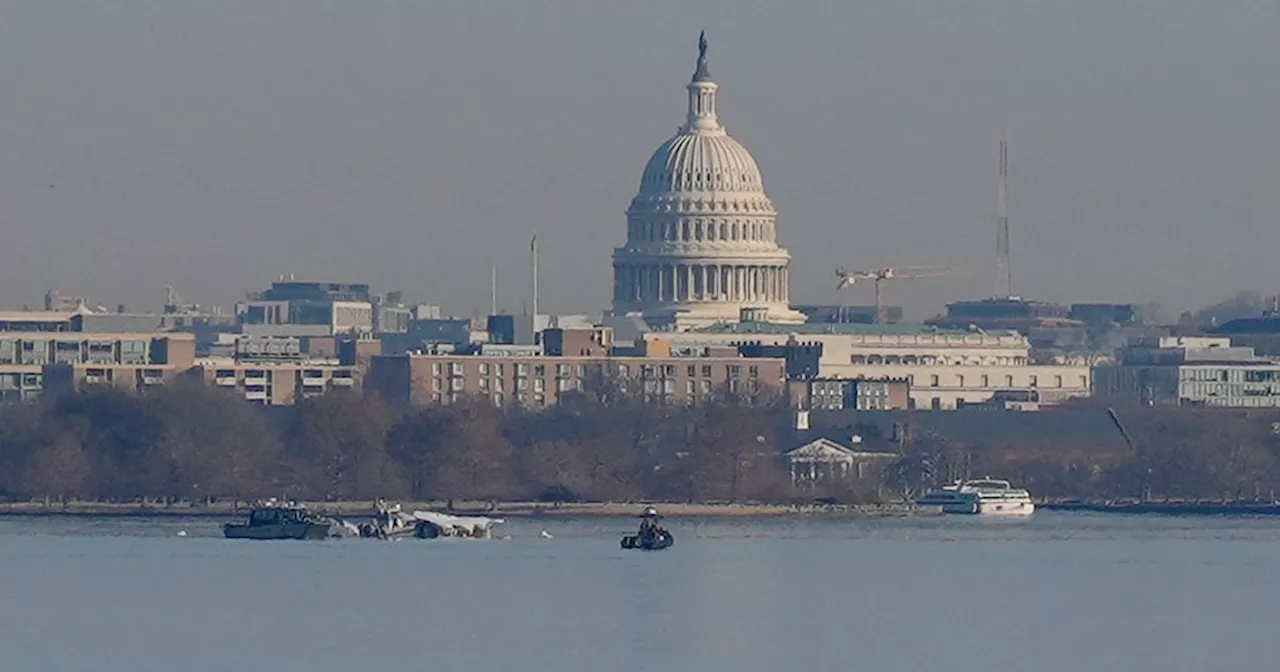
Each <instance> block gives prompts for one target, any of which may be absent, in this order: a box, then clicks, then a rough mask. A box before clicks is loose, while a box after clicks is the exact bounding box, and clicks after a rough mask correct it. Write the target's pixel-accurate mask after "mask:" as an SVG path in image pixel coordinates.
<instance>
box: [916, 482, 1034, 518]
mask: <svg viewBox="0 0 1280 672" xmlns="http://www.w3.org/2000/svg"><path fill="white" fill-rule="evenodd" d="M916 504H918V505H920V506H938V507H941V508H942V512H943V513H959V514H969V515H997V516H1029V515H1031V514H1032V513H1033V512H1034V511H1035V510H1036V505H1035V504H1034V503H1033V502H1032V501H1031V493H1029V492H1027V491H1026V490H1024V489H1022V488H1015V487H1013V486H1012V485H1011V484H1010V483H1009V481H1002V480H999V479H995V478H983V479H978V480H972V481H957V482H956V483H955V484H953V485H947V486H943V487H942V488H939V489H937V490H930V491H929V492H928V493H927V494H926V495H925V496H924V497H921V498H920V499H918V500H916Z"/></svg>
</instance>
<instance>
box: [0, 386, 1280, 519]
mask: <svg viewBox="0 0 1280 672" xmlns="http://www.w3.org/2000/svg"><path fill="white" fill-rule="evenodd" d="M1094 411H1095V412H1097V413H1104V412H1105V409H1102V408H1095V409H1094ZM960 412H968V411H960ZM975 412H976V411H975ZM1042 412H1044V413H1053V412H1055V411H1051V410H1049V411H1042ZM928 415H929V412H920V413H919V414H918V417H920V418H922V419H923V418H927V416H928ZM1019 415H1020V414H1005V413H991V414H990V418H991V422H993V423H998V422H1016V421H1017V417H1018V416H1019ZM1123 415H1124V417H1125V418H1126V425H1127V428H1128V430H1129V433H1130V434H1131V436H1132V437H1133V439H1134V444H1133V445H1132V446H1129V445H1127V444H1126V443H1124V442H1122V441H1120V440H1119V438H1118V437H1119V432H1118V430H1117V435H1116V436H1117V439H1116V440H1115V441H1112V442H1110V443H1108V444H1107V445H1072V444H1068V443H1065V442H1054V441H1046V442H1041V443H1039V444H1038V445H1037V446H1034V447H1028V446H998V445H991V444H981V443H973V444H968V445H966V444H963V443H958V442H956V441H952V440H950V439H948V438H947V437H944V436H938V435H936V434H929V433H927V432H922V431H909V432H908V433H907V434H908V435H909V436H910V440H908V441H905V442H903V443H901V444H899V443H897V442H894V441H891V440H890V438H891V437H889V436H886V435H884V434H882V433H881V432H879V431H878V430H876V429H875V428H874V427H871V426H869V425H868V426H867V427H861V428H858V431H859V433H861V434H862V435H863V436H865V437H867V438H868V444H870V445H868V447H869V448H871V449H880V450H889V449H900V450H901V451H902V455H901V456H900V457H899V458H897V459H894V460H890V461H888V463H887V464H886V463H885V462H881V463H880V464H881V465H884V468H883V470H877V471H868V473H866V474H865V475H864V477H863V478H851V479H849V480H845V481H841V482H828V483H825V484H822V485H819V486H816V487H812V486H811V487H796V486H793V484H792V483H791V479H790V475H789V473H788V472H787V470H786V468H785V466H784V465H783V464H782V462H781V460H780V458H779V456H778V453H779V452H780V451H783V450H786V449H789V448H792V447H794V446H795V443H796V441H797V437H796V436H795V435H794V434H793V433H792V431H791V429H790V424H791V420H792V413H791V411H790V410H789V409H788V408H787V406H786V404H785V403H783V402H782V401H781V400H776V399H774V400H770V399H755V400H751V401H750V402H748V401H747V400H743V399H735V398H732V397H730V396H727V395H726V396H724V397H722V398H719V399H716V400H714V401H711V402H707V403H703V404H699V405H696V406H689V407H680V406H664V405H660V404H648V403H644V402H643V400H641V399H638V398H636V397H634V396H628V395H626V394H619V393H617V392H614V393H610V394H591V395H570V396H567V397H566V398H565V399H564V400H562V402H561V403H560V404H559V405H558V406H556V407H554V408H549V409H545V410H540V411H526V410H520V409H515V408H503V409H500V408H495V407H494V406H493V405H492V404H490V403H488V402H487V401H485V400H483V399H480V400H467V399H463V400H460V401H459V402H457V403H454V404H451V405H447V406H438V407H431V408H424V409H416V410H413V411H409V412H400V411H397V410H396V409H395V408H393V407H391V406H389V405H387V404H386V403H384V402H382V401H381V400H380V399H379V398H377V397H372V396H361V395H359V394H356V393H343V392H335V393H330V394H327V395H324V396H320V397H316V398H314V399H309V400H306V401H303V402H302V403H300V404H298V405H297V406H293V407H287V408H271V409H264V408H262V407H258V406H253V405H250V404H248V403H246V402H245V401H243V400H242V399H240V398H238V397H237V396H235V395H233V394H231V393H228V392H226V391H223V390H219V389H216V388H210V387H204V386H200V385H196V384H191V385H187V384H179V385H175V386H173V387H169V388H165V389H162V390H157V391H154V392H150V393H148V394H144V395H135V394H126V393H122V392H117V391H114V390H109V389H95V390H91V391H86V392H83V393H79V394H72V395H67V396H59V397H48V398H45V399H42V400H41V401H40V402H38V403H36V404H33V405H25V406H12V407H8V408H4V409H0V497H3V498H7V499H10V500H15V499H16V500H28V499H48V500H63V501H65V500H68V499H80V500H96V501H132V500H135V499H138V498H144V497H145V498H155V499H160V498H164V499H169V500H175V501H192V502H199V501H203V500H209V499H218V500H226V499H232V498H234V499H237V500H241V501H243V500H250V499H254V498H258V497H268V496H276V497H281V496H283V497H292V498H298V499H304V500H311V501H324V500H330V501H341V500H371V499H375V498H379V497H381V498H386V499H391V500H414V501H425V500H437V501H443V500H501V501H534V500H536V501H628V500H659V501H698V502H708V501H763V502H813V501H815V500H835V501H841V502H846V503H862V502H873V501H883V500H897V499H900V498H903V497H907V498H909V497H912V496H915V495H918V494H919V493H921V492H923V491H924V490H926V489H928V488H930V487H935V486H937V485H940V484H944V483H948V482H951V481H952V480H955V479H959V478H967V477H978V476H985V475H992V476H997V477H1003V478H1007V479H1010V480H1012V481H1014V482H1015V483H1018V484H1020V485H1025V486H1026V487H1028V488H1030V489H1031V491H1032V493H1033V495H1035V496H1037V497H1048V498H1080V499H1115V498H1137V497H1150V498H1156V499H1161V498H1171V499H1204V498H1212V499H1251V498H1255V497H1271V496H1273V494H1274V493H1276V492H1277V491H1280V424H1276V423H1280V412H1275V411H1266V412H1263V411H1252V412H1243V411H1229V410H1209V409H1203V410H1196V409H1131V410H1126V411H1125V413H1123ZM885 434H887V433H885ZM1064 441H1065V440H1064Z"/></svg>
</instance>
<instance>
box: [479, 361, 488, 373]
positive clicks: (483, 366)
mask: <svg viewBox="0 0 1280 672" xmlns="http://www.w3.org/2000/svg"><path fill="white" fill-rule="evenodd" d="M480 375H482V376H487V375H489V363H488V362H481V363H480Z"/></svg>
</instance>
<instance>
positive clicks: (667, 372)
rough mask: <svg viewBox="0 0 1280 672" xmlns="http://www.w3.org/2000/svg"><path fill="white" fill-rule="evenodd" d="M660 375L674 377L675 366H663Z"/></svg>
mask: <svg viewBox="0 0 1280 672" xmlns="http://www.w3.org/2000/svg"><path fill="white" fill-rule="evenodd" d="M662 375H664V376H675V375H676V366H675V364H667V365H665V366H663V367H662Z"/></svg>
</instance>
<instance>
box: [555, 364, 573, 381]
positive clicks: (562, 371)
mask: <svg viewBox="0 0 1280 672" xmlns="http://www.w3.org/2000/svg"><path fill="white" fill-rule="evenodd" d="M570 370H571V369H570V367H569V365H568V364H556V376H558V377H560V378H567V377H569V372H570Z"/></svg>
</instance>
